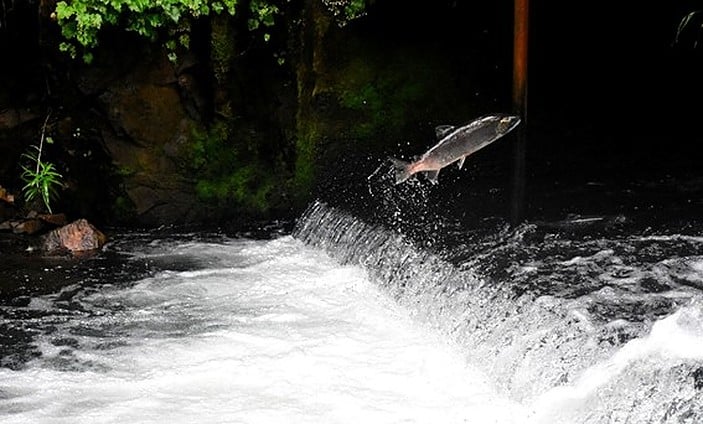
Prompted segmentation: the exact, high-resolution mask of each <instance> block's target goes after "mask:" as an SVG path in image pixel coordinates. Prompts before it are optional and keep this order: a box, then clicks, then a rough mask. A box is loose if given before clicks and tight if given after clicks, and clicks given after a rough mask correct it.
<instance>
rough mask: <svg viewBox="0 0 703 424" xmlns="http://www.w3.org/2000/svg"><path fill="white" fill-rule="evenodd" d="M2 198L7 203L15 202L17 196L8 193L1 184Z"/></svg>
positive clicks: (0, 196)
mask: <svg viewBox="0 0 703 424" xmlns="http://www.w3.org/2000/svg"><path fill="white" fill-rule="evenodd" d="M0 200H2V201H4V202H5V203H10V204H13V203H15V196H13V195H12V194H10V193H8V192H7V190H5V188H4V187H2V186H0Z"/></svg>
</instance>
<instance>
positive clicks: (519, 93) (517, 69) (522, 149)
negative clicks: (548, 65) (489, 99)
mask: <svg viewBox="0 0 703 424" xmlns="http://www.w3.org/2000/svg"><path fill="white" fill-rule="evenodd" d="M514 1H515V5H514V21H513V25H514V33H513V111H514V113H515V114H516V115H519V116H520V118H522V124H520V126H519V127H518V128H517V140H516V141H515V147H514V151H513V193H512V205H511V209H512V210H511V221H512V223H513V224H518V223H519V222H520V221H522V219H523V218H524V216H525V177H526V175H525V174H526V172H525V171H526V164H525V161H526V147H527V146H526V144H527V41H528V22H529V0H514Z"/></svg>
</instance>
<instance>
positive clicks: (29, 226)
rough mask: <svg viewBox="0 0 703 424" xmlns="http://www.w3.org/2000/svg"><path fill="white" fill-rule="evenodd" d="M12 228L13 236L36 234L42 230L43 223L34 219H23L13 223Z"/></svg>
mask: <svg viewBox="0 0 703 424" xmlns="http://www.w3.org/2000/svg"><path fill="white" fill-rule="evenodd" d="M10 225H11V226H12V232H13V233H15V234H29V235H32V234H36V233H38V232H39V231H41V229H42V228H44V223H43V222H42V221H41V220H39V219H36V218H31V219H25V220H23V221H18V222H15V224H14V225H12V223H11V224H10Z"/></svg>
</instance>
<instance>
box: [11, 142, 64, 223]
mask: <svg viewBox="0 0 703 424" xmlns="http://www.w3.org/2000/svg"><path fill="white" fill-rule="evenodd" d="M47 142H51V138H47ZM31 147H32V149H34V150H36V151H29V152H27V153H24V154H22V157H23V158H24V159H26V160H28V161H29V164H28V165H22V174H21V175H20V177H21V178H22V181H23V182H24V183H25V185H24V187H22V193H23V194H24V199H25V201H26V202H28V203H29V202H31V201H33V200H35V199H38V198H41V200H42V202H43V203H44V206H46V209H47V210H48V211H49V212H51V200H52V199H55V198H56V196H57V194H58V193H57V189H58V188H60V187H63V183H62V182H61V179H62V178H63V177H62V176H61V174H59V173H58V172H57V171H56V167H55V166H54V164H53V163H51V162H46V161H43V160H42V159H41V154H42V147H43V140H42V142H41V143H40V144H39V146H31Z"/></svg>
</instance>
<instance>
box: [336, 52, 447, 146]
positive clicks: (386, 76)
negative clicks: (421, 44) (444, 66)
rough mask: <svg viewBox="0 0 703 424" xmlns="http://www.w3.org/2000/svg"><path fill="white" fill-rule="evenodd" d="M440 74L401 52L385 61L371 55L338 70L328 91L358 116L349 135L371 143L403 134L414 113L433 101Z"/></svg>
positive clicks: (351, 120)
mask: <svg viewBox="0 0 703 424" xmlns="http://www.w3.org/2000/svg"><path fill="white" fill-rule="evenodd" d="M425 60H426V59H425ZM437 72H438V70H435V69H432V68H431V67H428V66H427V65H426V63H421V61H420V58H413V57H411V55H403V53H402V52H400V53H398V56H396V57H391V58H388V57H385V56H384V57H383V59H381V58H377V57H375V56H374V55H373V54H370V55H368V56H365V57H362V58H360V59H355V60H352V61H350V62H349V63H347V64H346V66H343V67H341V68H340V69H338V70H337V74H336V76H335V78H334V82H333V83H330V84H329V86H328V87H327V90H329V91H331V92H334V93H335V94H336V96H337V99H338V101H339V105H340V106H341V107H342V108H345V109H348V110H349V112H350V113H351V114H352V116H354V117H355V118H354V119H350V122H352V123H353V125H352V126H350V127H349V128H348V133H349V134H350V135H351V136H352V137H354V138H357V139H359V140H360V141H362V142H365V141H372V140H374V139H376V138H377V137H378V136H380V135H385V136H388V135H397V134H401V133H402V131H403V129H404V127H405V125H407V124H408V122H411V121H412V120H413V119H415V118H416V117H415V114H417V113H418V111H420V110H422V109H423V106H424V105H425V104H426V103H428V102H431V101H433V100H432V97H433V96H436V93H437V91H438V90H437V88H436V87H435V86H434V84H435V83H436V82H437V81H438V76H437V75H438V74H437Z"/></svg>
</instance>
